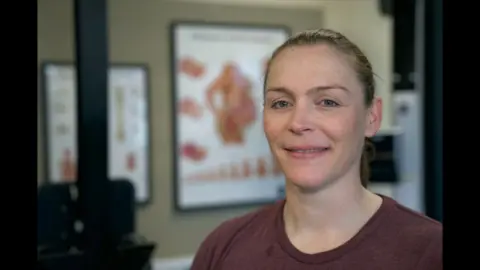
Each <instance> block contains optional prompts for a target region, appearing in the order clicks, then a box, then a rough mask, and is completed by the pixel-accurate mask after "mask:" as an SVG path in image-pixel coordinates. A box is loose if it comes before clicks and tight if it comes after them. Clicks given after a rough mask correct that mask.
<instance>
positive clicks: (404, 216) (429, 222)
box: [392, 202, 443, 238]
mask: <svg viewBox="0 0 480 270" xmlns="http://www.w3.org/2000/svg"><path fill="white" fill-rule="evenodd" d="M392 206H393V211H392V218H393V219H394V220H395V221H396V222H397V223H398V224H399V225H401V226H402V228H403V231H404V232H405V233H409V234H413V235H415V236H420V235H421V236H423V237H425V238H441V237H442V235H443V225H442V223H440V222H438V221H436V220H434V219H431V218H429V217H428V216H426V215H424V214H422V213H419V212H417V211H414V210H412V209H410V208H408V207H406V206H403V205H401V204H399V203H397V202H394V203H393V204H392Z"/></svg>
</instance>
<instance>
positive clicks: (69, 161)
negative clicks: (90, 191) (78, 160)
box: [60, 149, 77, 182]
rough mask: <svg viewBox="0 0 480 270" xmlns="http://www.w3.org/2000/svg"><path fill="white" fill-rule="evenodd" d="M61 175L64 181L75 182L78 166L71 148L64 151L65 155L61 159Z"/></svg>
mask: <svg viewBox="0 0 480 270" xmlns="http://www.w3.org/2000/svg"><path fill="white" fill-rule="evenodd" d="M60 175H61V179H62V181H65V182H73V181H75V178H76V177H77V167H76V165H75V161H74V160H73V157H72V153H71V151H70V149H65V150H64V151H63V156H62V158H61V160H60Z"/></svg>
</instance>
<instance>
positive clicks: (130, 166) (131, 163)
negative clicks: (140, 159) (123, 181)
mask: <svg viewBox="0 0 480 270" xmlns="http://www.w3.org/2000/svg"><path fill="white" fill-rule="evenodd" d="M135 165H136V160H135V155H134V154H133V153H132V152H130V153H128V154H127V170H128V171H134V170H135Z"/></svg>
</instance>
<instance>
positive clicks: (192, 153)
mask: <svg viewBox="0 0 480 270" xmlns="http://www.w3.org/2000/svg"><path fill="white" fill-rule="evenodd" d="M180 151H181V154H182V156H183V157H185V158H187V159H189V160H192V161H201V160H203V159H205V157H206V156H207V150H206V149H205V148H204V147H201V146H199V145H196V144H194V143H185V144H183V145H182V147H181V150H180Z"/></svg>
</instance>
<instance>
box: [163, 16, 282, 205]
mask: <svg viewBox="0 0 480 270" xmlns="http://www.w3.org/2000/svg"><path fill="white" fill-rule="evenodd" d="M181 26H209V27H222V28H231V29H265V30H283V31H284V32H285V34H286V36H287V37H289V36H290V35H292V30H291V28H290V27H288V26H286V25H281V24H268V23H266V24H257V23H247V22H243V23H242V22H239V23H237V22H219V21H213V22H207V21H201V20H173V21H171V22H170V25H169V45H170V48H169V49H170V51H169V54H170V59H169V60H170V82H171V86H170V87H171V89H172V90H171V91H172V94H171V97H172V99H171V104H172V105H171V114H172V124H171V128H172V135H173V136H172V145H173V149H172V166H173V170H172V176H173V177H172V181H173V185H172V186H173V188H172V191H173V196H172V198H173V206H174V210H175V211H177V212H184V213H186V212H198V211H210V210H220V209H227V208H230V209H232V208H242V207H248V206H260V205H265V204H268V203H273V202H275V200H276V199H273V200H256V201H250V202H244V203H223V204H219V205H208V206H193V207H188V208H184V207H182V206H181V205H180V204H179V195H178V193H179V189H180V187H179V183H178V169H177V167H178V162H177V157H178V149H177V143H178V141H177V135H178V134H177V121H176V115H177V93H176V89H177V82H176V71H177V68H178V67H177V62H176V59H175V55H176V43H175V31H176V29H177V27H181Z"/></svg>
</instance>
